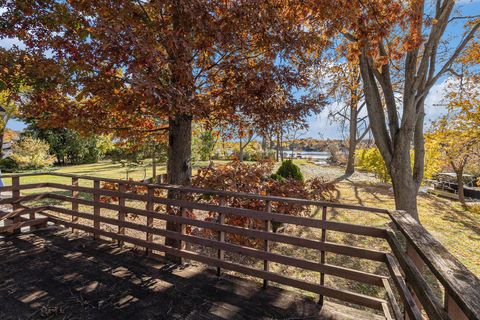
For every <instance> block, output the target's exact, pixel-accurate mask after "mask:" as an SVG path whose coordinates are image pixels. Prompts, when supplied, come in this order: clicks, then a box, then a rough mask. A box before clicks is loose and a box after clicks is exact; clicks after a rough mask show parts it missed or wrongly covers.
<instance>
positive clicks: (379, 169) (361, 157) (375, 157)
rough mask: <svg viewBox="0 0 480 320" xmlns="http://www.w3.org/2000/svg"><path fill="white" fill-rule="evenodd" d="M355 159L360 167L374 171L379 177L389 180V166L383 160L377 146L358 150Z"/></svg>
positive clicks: (385, 180)
mask: <svg viewBox="0 0 480 320" xmlns="http://www.w3.org/2000/svg"><path fill="white" fill-rule="evenodd" d="M355 160H356V161H355V162H356V166H357V167H358V168H359V169H361V170H365V171H368V172H371V173H374V174H375V176H376V177H377V178H380V179H381V180H382V181H384V182H388V181H389V178H390V176H389V175H388V171H387V166H386V165H385V162H384V161H383V157H382V155H381V154H380V150H378V149H377V148H368V149H358V150H356V151H355Z"/></svg>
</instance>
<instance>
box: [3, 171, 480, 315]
mask: <svg viewBox="0 0 480 320" xmlns="http://www.w3.org/2000/svg"><path fill="white" fill-rule="evenodd" d="M40 175H42V174H24V175H10V176H4V178H11V179H12V183H11V186H5V187H2V188H0V191H1V192H7V191H11V197H7V198H3V199H1V200H0V204H1V205H7V204H8V205H12V211H11V212H6V211H4V212H3V213H0V220H3V221H4V226H3V227H0V233H7V232H8V233H16V232H19V230H20V229H21V228H25V227H29V228H30V229H35V228H38V227H43V226H45V225H46V224H47V223H54V224H58V225H63V226H66V227H69V228H72V229H73V230H82V231H84V232H87V233H91V234H92V235H93V236H94V237H96V238H99V237H102V238H109V239H112V240H115V241H117V242H118V243H119V244H120V245H123V244H125V243H129V244H133V245H136V246H140V247H143V248H145V251H146V252H147V253H152V252H164V253H165V254H168V255H170V256H174V257H178V258H183V259H189V260H194V261H198V262H201V263H204V264H206V265H209V266H212V267H215V268H217V272H218V274H219V275H220V274H221V270H222V269H224V270H230V271H234V272H238V273H241V274H245V275H248V276H252V277H256V278H260V279H262V280H263V285H264V286H267V285H268V283H269V282H270V281H271V282H276V283H279V284H282V285H287V286H291V287H294V288H297V289H301V290H305V291H309V292H313V293H316V294H318V295H319V296H320V300H319V302H320V303H323V299H324V297H329V298H335V299H338V300H341V301H345V302H349V303H352V304H357V305H360V306H363V307H367V308H372V309H376V310H378V311H379V312H383V314H384V315H385V317H386V318H387V319H404V318H408V319H422V318H423V316H427V317H428V318H430V319H480V281H479V279H478V278H477V277H475V275H473V274H472V273H471V272H470V271H468V270H467V269H466V268H465V267H464V266H463V265H462V264H461V263H460V262H459V261H458V260H457V259H455V258H454V257H453V256H452V255H451V254H450V253H449V252H448V251H447V250H446V249H445V248H444V247H443V246H442V245H441V244H440V243H439V242H438V241H436V240H435V239H434V238H433V237H432V236H431V235H430V234H429V233H428V232H427V231H426V230H425V229H424V228H423V227H422V226H421V225H420V224H418V222H416V221H415V220H414V219H413V218H412V217H411V216H410V215H409V214H407V213H405V212H402V211H387V210H384V209H379V208H369V207H361V206H353V205H346V204H340V203H330V202H322V201H311V200H305V199H294V198H284V197H275V196H261V195H256V194H244V193H234V192H227V191H219V190H205V189H199V188H193V187H181V186H173V185H166V184H147V183H143V182H133V181H125V180H115V179H105V178H98V177H88V176H76V175H69V174H58V173H50V174H48V175H45V174H43V175H45V177H48V176H50V177H55V179H56V180H58V179H60V178H59V177H62V178H63V179H65V178H68V179H71V182H70V183H57V182H42V183H30V184H21V183H20V181H21V178H22V177H25V176H30V177H31V176H40ZM81 181H82V182H84V183H82V184H81V183H80V182H81ZM87 182H88V183H87ZM102 183H109V184H114V185H115V190H108V189H104V188H102ZM87 184H89V185H91V186H86V185H87ZM132 186H137V187H142V188H143V190H144V192H134V191H127V190H128V189H131V188H132ZM29 189H35V190H37V189H40V190H41V191H40V192H37V193H33V194H28V195H23V196H22V195H21V191H22V190H29ZM58 190H61V191H63V192H58ZM158 190H164V191H170V192H175V193H176V194H177V195H181V196H180V197H179V198H177V199H171V198H167V197H166V196H158V195H157V196H156V195H155V194H156V192H157V191H158ZM66 193H68V195H66ZM88 195H89V196H88ZM187 195H208V196H210V197H216V198H217V199H218V201H217V202H218V205H217V204H210V203H202V202H200V201H193V200H185V199H186V198H187V197H186V196H187ZM101 197H115V198H118V201H115V202H105V201H100V200H101ZM230 198H237V199H254V200H258V201H263V202H264V203H265V206H264V207H265V208H266V209H265V210H264V211H259V210H251V209H244V208H236V207H229V206H227V205H226V203H227V201H226V199H230ZM52 200H55V201H52ZM129 201H136V202H143V203H144V207H143V208H138V206H136V207H132V206H128V205H127V204H128V202H129ZM32 202H33V203H34V204H35V205H34V206H31V205H30V206H27V205H26V204H29V203H30V204H31V203H32ZM275 203H290V204H296V205H302V206H314V207H317V208H318V209H319V211H320V212H321V213H322V214H321V219H316V218H307V217H299V216H291V215H286V214H279V213H275V212H273V210H272V205H273V204H275ZM80 205H81V206H82V208H84V207H88V208H93V210H92V213H90V212H86V211H81V210H79V208H80ZM156 206H157V207H160V208H168V210H172V209H175V210H176V212H178V213H179V214H178V215H173V214H166V212H165V211H166V210H165V209H163V210H161V211H160V212H159V211H158V210H156ZM331 208H335V209H346V210H352V211H353V210H355V211H361V212H363V214H373V213H375V214H381V215H384V216H385V217H386V218H389V219H391V221H393V223H394V224H395V226H396V229H397V231H398V232H397V233H394V232H393V231H392V230H391V229H389V228H378V227H371V226H365V225H355V224H348V223H342V222H335V221H330V220H328V210H329V209H330V210H331ZM102 209H104V210H105V209H107V210H113V211H116V212H117V213H118V214H116V215H115V216H114V217H112V216H109V217H107V216H102ZM194 211H202V212H209V213H211V214H212V213H214V214H215V216H216V218H215V219H210V220H205V219H200V218H195V217H193V216H191V215H188V212H194ZM128 214H134V215H137V216H140V217H144V218H145V219H144V220H143V221H144V223H142V224H140V223H138V221H130V220H131V219H126V217H127V215H128ZM229 216H236V217H248V218H252V219H255V221H262V222H263V225H262V228H258V227H257V228H245V227H239V226H236V225H231V224H227V223H225V218H226V217H229ZM65 217H69V218H65ZM155 221H163V222H165V223H170V224H174V225H175V226H176V228H175V230H178V232H177V231H172V230H169V229H167V228H165V227H158V226H155V224H154V222H155ZM87 222H89V223H87ZM90 222H91V223H90ZM272 223H284V224H289V225H294V226H300V227H308V228H317V229H319V231H320V234H321V236H320V239H307V238H303V237H298V236H294V235H290V234H287V233H276V232H273V231H272V228H271V226H272ZM101 224H106V225H110V226H114V227H115V228H116V231H111V230H105V229H103V228H101ZM187 226H194V227H198V228H202V229H204V230H210V231H211V234H215V235H216V236H215V237H202V236H199V235H194V234H188V233H187V232H186V227H187ZM126 229H128V230H136V231H137V232H140V233H142V234H144V236H143V237H138V236H133V235H131V234H127V233H126V232H125V231H126ZM330 231H335V232H341V233H347V234H353V235H360V236H368V237H372V238H377V239H380V240H381V241H385V244H386V245H387V244H388V246H386V247H389V248H390V250H388V251H382V250H375V249H372V248H362V247H358V246H351V245H346V244H339V243H332V242H329V241H327V233H328V232H330ZM232 234H235V235H239V236H243V237H247V238H251V239H257V240H260V241H261V243H262V245H261V246H260V247H258V246H246V245H241V244H238V243H235V242H232V241H227V238H226V235H232ZM400 235H402V236H400ZM154 236H160V237H163V238H165V239H167V238H168V239H173V240H174V242H175V243H177V245H174V246H167V245H165V244H164V243H163V242H158V241H155V240H154ZM272 243H279V244H287V245H291V246H294V247H296V248H305V249H313V250H317V251H318V257H319V259H318V260H317V261H311V260H307V259H302V258H299V257H295V256H290V255H286V254H284V253H278V252H276V251H275V250H271V248H272ZM192 246H202V247H207V248H210V249H211V250H214V251H215V252H216V254H215V255H208V254H205V253H204V252H198V251H195V250H193V249H191V248H192ZM227 253H228V254H237V255H242V256H245V257H251V258H255V259H258V260H260V261H263V263H262V267H261V268H257V267H255V266H250V265H248V266H247V265H244V264H240V263H237V262H235V261H232V260H231V259H227V258H226V254H227ZM328 253H334V254H338V255H344V256H349V257H353V258H355V259H356V258H358V259H366V260H370V261H376V262H378V263H381V264H384V265H385V266H386V269H387V270H388V275H385V274H375V273H369V272H363V271H359V270H356V269H352V268H347V267H344V266H337V265H332V264H329V263H327V262H326V258H325V257H326V254H328ZM271 263H277V264H281V265H285V266H290V267H295V268H300V269H303V270H307V271H309V272H318V273H319V277H318V278H317V280H318V281H315V282H312V281H306V280H303V279H298V278H295V277H291V276H288V275H285V274H278V273H275V272H274V271H272V270H271V268H270V264H271ZM426 269H429V270H430V271H431V273H433V275H434V276H435V277H436V278H437V279H438V281H439V283H440V284H441V285H442V286H443V288H444V297H445V298H444V301H440V300H439V299H438V295H437V294H435V292H434V291H433V290H432V288H431V287H430V286H429V284H428V283H427V281H426V280H425V276H424V274H425V270H426ZM326 275H329V276H335V277H340V278H344V279H347V280H350V281H357V282H360V283H364V284H367V285H371V286H376V287H380V288H383V289H384V290H385V297H384V298H379V297H373V296H368V295H365V294H360V293H356V292H353V291H349V290H344V289H338V288H333V287H330V286H328V285H327V284H326V283H325V276H326ZM397 297H399V298H400V300H399V301H397Z"/></svg>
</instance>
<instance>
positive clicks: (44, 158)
mask: <svg viewBox="0 0 480 320" xmlns="http://www.w3.org/2000/svg"><path fill="white" fill-rule="evenodd" d="M49 150H50V146H49V145H48V143H47V142H46V141H44V140H40V139H35V138H32V137H26V138H24V139H23V140H20V141H18V142H17V143H15V144H14V145H13V154H12V156H11V158H12V159H13V160H14V161H15V162H16V163H17V165H18V167H20V168H22V169H40V168H44V167H48V166H51V165H52V164H53V163H54V162H55V157H54V156H52V155H51V154H49Z"/></svg>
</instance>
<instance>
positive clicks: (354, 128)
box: [345, 104, 358, 174]
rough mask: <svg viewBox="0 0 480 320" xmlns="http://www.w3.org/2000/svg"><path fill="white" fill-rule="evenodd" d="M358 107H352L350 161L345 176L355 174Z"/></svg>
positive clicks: (349, 142)
mask: <svg viewBox="0 0 480 320" xmlns="http://www.w3.org/2000/svg"><path fill="white" fill-rule="evenodd" d="M357 117H358V114H357V106H356V105H353V104H352V105H350V125H349V141H348V160H347V167H346V168H345V174H353V173H354V172H355V149H356V147H357Z"/></svg>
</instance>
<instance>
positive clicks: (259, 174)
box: [192, 161, 335, 246]
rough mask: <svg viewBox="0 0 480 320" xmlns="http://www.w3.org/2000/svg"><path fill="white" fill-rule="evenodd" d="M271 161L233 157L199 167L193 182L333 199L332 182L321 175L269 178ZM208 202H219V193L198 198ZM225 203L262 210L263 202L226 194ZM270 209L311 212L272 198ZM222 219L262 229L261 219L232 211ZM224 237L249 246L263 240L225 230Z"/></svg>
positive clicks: (227, 188) (297, 213) (235, 189)
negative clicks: (303, 179)
mask: <svg viewBox="0 0 480 320" xmlns="http://www.w3.org/2000/svg"><path fill="white" fill-rule="evenodd" d="M273 166H274V164H273V162H270V161H264V162H257V163H255V164H245V163H242V162H238V161H234V162H231V163H228V164H226V165H218V166H213V165H211V166H209V167H206V168H202V169H199V170H198V172H197V175H196V176H195V177H193V179H192V183H193V185H194V186H196V187H200V188H205V189H213V190H225V191H233V192H244V193H253V194H261V195H273V196H283V197H292V198H301V199H311V200H333V191H334V190H335V186H334V184H333V183H326V182H325V181H323V180H322V179H320V178H314V179H311V180H307V181H306V182H302V181H296V180H290V179H285V180H284V181H277V180H274V179H272V178H270V175H271V174H272V172H273ZM197 200H198V201H204V202H207V203H213V204H217V205H218V204H219V201H220V200H219V198H218V197H212V196H203V197H200V198H199V199H197ZM225 201H226V205H228V206H230V207H238V208H247V209H252V210H259V211H265V210H266V203H265V201H263V200H257V199H242V198H241V197H227V198H226V199H225ZM272 211H273V212H276V213H282V214H289V215H295V216H303V215H307V214H309V213H310V208H309V207H307V206H300V205H295V204H291V203H282V202H273V203H272ZM216 215H217V214H216V213H214V212H210V213H209V219H210V220H214V219H215V217H216ZM225 223H226V224H231V225H235V226H240V227H244V228H253V229H263V227H264V222H263V221H260V220H257V219H252V218H247V217H239V216H234V215H227V216H226V217H225ZM227 239H228V240H229V241H232V242H234V243H239V244H242V245H248V246H259V245H261V243H263V242H262V241H260V240H258V239H250V238H246V237H243V236H238V235H234V234H227Z"/></svg>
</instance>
